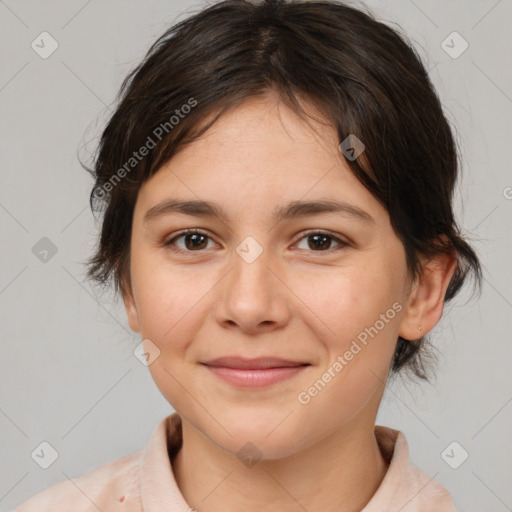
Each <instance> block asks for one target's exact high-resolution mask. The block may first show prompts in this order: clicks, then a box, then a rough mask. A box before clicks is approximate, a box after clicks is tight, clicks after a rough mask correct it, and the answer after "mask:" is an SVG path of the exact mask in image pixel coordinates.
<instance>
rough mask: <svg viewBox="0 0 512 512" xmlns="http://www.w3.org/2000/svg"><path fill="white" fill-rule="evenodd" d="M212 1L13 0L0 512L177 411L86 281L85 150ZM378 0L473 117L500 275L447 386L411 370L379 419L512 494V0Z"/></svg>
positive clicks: (472, 179)
mask: <svg viewBox="0 0 512 512" xmlns="http://www.w3.org/2000/svg"><path fill="white" fill-rule="evenodd" d="M209 3H212V2H209ZM204 5H205V4H204V3H203V2H195V3H191V2H190V1H185V0H183V1H176V0H173V1H172V2H171V1H163V0H151V1H145V2H143V1H134V0H131V1H121V0H109V1H103V2H99V1H98V0H92V1H89V2H86V1H84V0H74V1H64V0H60V1H48V2H40V1H35V0H32V1H21V0H18V1H14V0H5V1H0V51H1V63H2V65H1V68H0V118H1V120H2V125H1V126H2V127H1V136H0V156H1V171H0V172H1V174H0V175H1V180H2V181H1V184H2V185H1V187H0V223H1V229H2V239H3V240H4V242H3V244H2V250H1V251H0V258H1V265H0V308H1V315H2V317H1V320H2V331H3V334H2V337H3V342H2V357H1V358H0V375H1V386H0V431H1V444H0V451H1V463H0V511H7V510H10V509H12V508H14V507H15V506H16V505H18V504H19V503H21V502H22V501H24V500H25V499H27V498H28V497H29V496H31V495H33V494H34V493H36V492H38V491H40V490H42V489H44V488H46V487H48V486H49V485H51V484H53V483H55V482H58V481H61V480H64V479H66V478H75V477H77V476H79V475H82V474H84V473H85V472H87V471H90V470H92V469H94V468H95V467H98V466H99V465H101V464H104V463H106V462H108V461H111V460H114V459H116V458H120V457H122V456H124V455H127V454H129V453H132V452H133V451H136V450H139V449H141V448H143V447H144V446H145V444H146V442H147V440H148V438H149V436H150V434H151V432H152V431H153V429H154V428H155V426H156V424H157V423H158V422H159V421H160V420H161V419H162V418H163V417H164V416H166V415H168V414H170V413H171V412H172V408H171V407H170V405H169V404H168V403H167V402H166V400H165V399H164V398H163V397H162V396H161V394H160V392H159V391H158V389H157V388H156V386H155V385H154V383H153V381H152V379H151V376H150V374H149V371H148V370H147V368H146V367H144V366H143V365H142V364H141V363H140V362H139V361H138V360H137V359H136V358H135V357H134V355H133V354H132V350H133V348H134V347H135V346H136V345H137V343H138V341H140V340H139V338H138V335H137V334H135V333H132V332H131V331H130V329H129V327H128V325H127V322H126V318H125V313H124V310H123V309H122V307H121V306H120V304H119V303H116V302H115V301H114V300H113V298H112V297H108V296H101V297H100V296H99V295H98V291H97V290H95V289H93V288H92V287H91V285H90V284H89V283H88V282H86V281H84V268H83V266H82V261H83V260H84V259H85V258H86V257H87V256H88V255H90V253H91V251H92V248H93V245H94V243H95V236H96V232H97V228H98V226H97V225H95V222H94V220H93V217H92V214H91V212H90V210H89V208H88V195H89V190H90V186H91V184H92V181H91V178H90V176H89V175H88V174H87V173H86V172H85V171H84V170H83V169H82V168H81V167H80V165H79V163H78V160H77V152H79V154H80V155H81V157H82V158H87V157H88V156H90V154H91V152H92V151H93V150H94V147H95V143H96V142H97V137H98V135H99V133H100V130H101V127H102V125H103V123H104V122H105V120H106V119H107V116H108V114H109V106H110V105H111V104H112V102H113V100H114V97H115V94H116V93H117V91H118V88H119V86H120V84H121V81H122V79H123V78H124V76H125V75H126V73H127V72H128V71H129V70H130V69H132V68H133V67H134V66H135V65H136V64H137V63H138V62H139V60H140V59H141V58H142V57H143V55H144V53H145V51H146V50H147V48H148V47H149V45H150V44H151V43H152V42H153V41H154V39H156V37H157V36H158V35H160V34H161V33H162V32H163V31H164V29H165V28H166V27H167V26H168V24H171V23H174V22H175V21H177V20H178V19H182V18H183V17H184V16H185V13H186V12H190V11H191V10H197V9H199V8H201V7H202V6H204ZM366 5H368V6H369V7H370V8H371V9H372V10H373V12H374V13H375V14H376V15H377V17H378V18H379V19H381V20H382V21H385V22H389V23H398V24H399V25H400V26H402V27H403V29H404V31H405V32H406V33H407V34H408V35H409V36H410V37H411V38H412V39H413V40H414V42H415V45H416V47H417V48H418V49H419V51H420V54H421V55H422V57H423V58H424V59H425V62H426V63H427V66H428V68H429V70H430V75H431V77H432V80H433V81H434V83H435V85H436V87H437V88H438V91H439V94H440V96H441V99H442V101H443V104H444V105H445V109H446V112H447V115H448V116H449V118H450V120H451V121H452V122H453V124H454V125H455V126H456V127H457V137H458V140H459V143H460V146H461V150H462V153H463V179H462V181H461V183H460V186H459V188H458V190H457V197H456V208H457V215H458V219H459V221H460V223H461V225H462V226H463V227H464V228H465V231H466V232H468V233H470V234H471V236H473V237H474V238H475V239H476V241H475V242H474V247H475V248H476V250H477V251H478V254H479V256H480V257H481V259H482V263H483V265H484V278H485V280H484V287H483V294H482V297H481V298H480V300H477V298H475V299H473V300H472V301H470V302H468V298H469V295H470V294H469V292H470V291H471V287H469V286H468V287H466V292H465V293H463V294H462V295H460V296H459V297H457V298H456V300H455V301H454V302H453V303H452V305H449V306H447V307H446V308H445V316H444V317H443V319H442V320H441V322H440V323H439V324H438V325H437V326H436V328H435V330H434V333H435V339H436V344H437V346H438V347H439V348H440V350H441V351H442V353H443V358H442V360H441V364H440V367H439V370H438V379H437V382H436V383H435V385H434V386H431V385H428V384H424V385H418V386H414V385H412V384H408V385H404V384H401V383H400V382H397V383H396V384H394V385H393V386H392V387H390V388H389V389H388V391H387V392H386V395H385V398H384V401H383V403H382V405H381V410H380V412H379V417H378V421H377V423H379V424H384V425H387V426H390V427H393V428H397V429H399V430H401V431H403V432H404V433H405V435H406V437H407V439H408V442H409V446H410V451H411V458H412V460H413V461H414V463H415V464H416V465H417V466H419V467H420V468H421V469H422V470H423V471H425V472H426V473H427V474H428V475H430V476H432V477H435V478H436V479H437V480H438V481H440V482H441V483H442V484H443V485H445V486H446V487H447V488H448V489H449V490H450V492H451V493H452V495H453V497H454V499H455V501H456V504H457V506H458V509H459V510H460V511H467V512H469V511H475V512H476V511H481V510H485V511H486V512H492V511H496V512H501V511H506V510H512V486H511V485H510V480H511V477H512V462H511V461H512V436H511V435H510V433H511V431H512V429H511V426H512V403H511V402H512V379H511V377H510V363H511V360H512V358H511V355H512V343H511V339H510V332H511V328H512V320H511V319H512V314H511V312H512V311H511V308H512V277H511V272H510V261H511V259H512V258H511V256H512V254H511V253H512V247H511V246H512V244H511V230H512V215H511V214H512V200H511V199H510V198H511V197H512V189H507V187H512V174H511V171H510V162H511V156H512V155H511V146H512V139H511V135H512V122H511V112H512V66H511V65H510V64H511V62H510V53H511V52H510V50H511V42H512V41H511V40H512V32H511V31H510V26H511V24H512V2H511V1H510V0H501V1H496V0H489V1H487V0H481V1H471V2H469V1H461V0H459V1H441V0H436V1H434V0H432V1H424V2H421V3H420V1H419V0H416V1H415V2H413V1H412V0H401V1H387V2H377V1H375V0H372V1H368V2H366ZM43 31H47V32H49V33H50V34H51V35H52V37H53V38H55V39H56V40H57V42H58V44H59V47H58V49H57V50H56V51H55V52H54V53H53V54H52V55H51V56H50V57H49V58H47V59H42V58H41V57H40V56H39V55H38V54H37V53H36V52H35V51H34V50H33V49H32V48H31V43H32V41H33V40H34V39H36V37H37V36H38V35H39V34H40V33H41V32H43ZM453 31H457V32H458V33H460V34H461V36H462V37H463V38H464V39H465V40H466V41H467V42H468V43H469V47H468V49H467V50H466V51H465V52H464V53H462V54H461V55H460V56H459V57H458V58H452V57H451V56H450V55H448V54H447V53H446V52H445V50H444V49H443V47H442V46H441V43H442V42H443V41H444V40H445V39H446V38H447V36H448V35H449V34H451V33H452V32H453ZM448 41H450V39H449V40H448ZM459 43H460V41H459V42H457V41H455V42H454V43H451V42H450V43H449V44H451V45H452V46H454V49H452V51H454V50H457V49H460V48H461V46H460V44H459ZM507 191H509V193H508V194H507ZM507 196H508V198H509V199H507ZM43 237H47V238H49V239H50V240H51V241H52V243H53V244H54V245H55V246H56V248H57V253H56V254H55V255H53V256H52V257H50V256H51V253H49V255H48V257H47V259H48V261H46V262H43V261H41V260H40V259H39V258H38V257H36V255H35V254H34V252H33V250H32V248H33V247H34V246H35V245H36V244H37V243H38V241H39V240H40V239H41V238H43ZM36 247H37V246H36ZM42 441H48V442H49V443H50V444H51V445H52V446H54V447H55V448H56V450H57V451H58V453H59V457H58V459H57V460H56V461H55V463H54V464H53V465H51V466H50V467H49V468H48V469H46V470H45V469H42V468H40V467H39V466H38V465H37V464H36V463H35V462H34V460H33V459H32V458H31V453H32V451H33V450H34V449H35V448H36V447H37V446H38V445H39V444H40V443H41V442H42ZM452 441H457V443H459V444H460V446H462V447H463V448H464V449H465V450H466V451H467V452H468V453H469V458H468V459H467V460H466V461H465V462H464V463H463V464H462V465H460V466H459V467H458V469H452V468H451V467H450V466H449V465H448V464H447V463H446V462H445V460H443V458H442V457H441V453H442V452H443V450H444V449H445V448H446V447H447V446H448V445H449V444H450V443H451V442H452ZM461 453H462V452H461V448H459V447H456V448H455V450H454V452H450V454H451V455H452V460H453V459H457V458H460V456H461Z"/></svg>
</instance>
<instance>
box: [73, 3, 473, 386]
mask: <svg viewBox="0 0 512 512" xmlns="http://www.w3.org/2000/svg"><path fill="white" fill-rule="evenodd" d="M269 93H274V94H277V95H278V97H279V99H280V100H281V101H282V102H283V103H285V104H286V105H288V106H289V107H290V108H292V109H293V110H294V111H295V112H296V113H297V114H299V115H301V117H302V118H304V119H307V116H309V114H307V115H306V113H305V110H304V109H303V107H302V105H301V100H302V101H306V102H308V103H309V104H310V105H313V106H315V107H316V108H317V110H318V112H320V113H321V117H322V119H318V120H319V121H320V122H322V121H323V122H324V123H325V122H327V123H328V124H329V125H331V126H332V127H333V128H335V129H336V131H337V134H338V137H339V141H340V142H341V141H344V140H345V139H346V138H347V137H349V136H354V135H355V136H356V137H357V138H359V139H360V140H361V141H362V142H363V143H364V147H365V150H364V152H363V153H362V154H361V155H360V156H359V157H358V158H355V159H354V158H347V157H346V156H344V155H343V154H342V152H341V151H340V158H345V160H346V162H347V164H348V166H349V169H350V171H351V172H352V173H353V174H354V176H355V177H356V178H357V179H358V180H359V182H360V183H361V184H362V185H363V186H364V187H366V189H367V190H368V191H369V192H370V193H371V194H372V195H373V197H375V199H376V200H377V201H378V202H379V203H380V204H381V205H383V207H385V208H386V210H387V211H388V212H389V216H390V221H391V224H392V226H393V229H394V230H395V232H396V234H397V236H398V237H399V239H400V240H401V242H402V243H403V246H404V249H405V254H406V260H407V270H408V275H409V277H411V278H416V277H417V276H418V275H419V273H420V271H421V264H420V259H419V257H420V256H424V257H427V258H431V257H434V256H436V255H440V254H441V253H449V254H456V259H457V266H456V269H455V272H454V274H453V276H452V278H451V281H450V283H449V285H448V288H447V291H446V294H445V298H444V300H445V302H448V301H450V300H451V299H452V298H453V297H454V296H455V295H456V294H457V293H458V292H459V290H460V288H461V287H462V285H463V283H464V281H465V280H466V278H467V276H468V274H469V273H472V274H473V276H474V277H475V279H476V282H477V284H478V285H479V287H480V288H481V279H482V275H481V274H482V271H481V267H480V263H479V260H478V257H477V255H476V253H475V251H474V250H473V249H472V248H471V246H470V245H469V243H468V242H467V241H466V239H465V237H463V235H462V234H461V232H460V229H459V227H458V225H457V222H456V220H455V218H454V213H453V209H452V196H453V193H454V187H455V185H456V181H457V178H458V173H459V167H460V165H459V158H458V152H457V146H456V143H455V140H454V137H453V134H452V131H451V129H450V125H449V122H448V120H447V119H446V117H445V115H444V113H443V109H442V106H441V102H440V100H439V98H438V96H437V94H436V91H435V89H434V86H433V85H432V83H431V81H430V79H429V76H428V72H427V70H426V69H425V67H424V65H423V63H422V61H421V58H420V57H419V55H418V53H417V52H416V51H415V49H414V47H413V45H412V44H411V43H409V42H408V40H407V38H406V37H405V36H403V35H401V34H399V32H398V31H397V30H395V29H392V28H391V27H389V26H387V25H386V24H384V23H382V22H379V21H377V20H376V19H375V18H374V17H373V15H372V14H371V13H365V12H363V11H362V10H358V9H356V8H353V7H351V6H349V5H347V4H344V3H342V2H336V1H328V0H321V1H314V0H313V1H307V0H304V1H301V0H263V1H260V2H257V1H250V0H225V1H221V2H218V3H215V4H213V5H210V6H208V7H206V8H204V9H202V10H200V11H199V12H197V13H195V14H193V15H190V16H189V17H188V18H186V19H183V20H182V21H180V22H179V23H176V24H175V25H173V26H172V27H170V28H168V29H167V30H166V31H165V33H163V35H161V36H160V37H159V38H158V39H157V40H156V41H155V42H154V44H153V45H152V46H151V47H150V49H149V50H148V51H147V53H146V55H145V57H144V58H143V60H142V62H140V64H139V65H138V66H136V68H135V69H133V70H132V71H131V72H130V73H129V74H128V75H127V76H126V78H125V79H124V81H123V83H122V85H121V88H120V90H119V93H118V96H117V106H116V109H115V111H114V112H113V114H112V115H111V117H110V119H109V121H108V123H107V125H106V128H105V129H104V131H103V133H102V135H101V140H100V143H99V145H98V148H97V152H96V154H95V161H94V165H93V168H92V169H89V168H87V167H86V166H85V165H84V164H82V165H83V166H84V167H85V168H86V169H87V170H88V171H89V172H90V173H91V174H92V175H93V177H94V179H95V183H94V186H93V188H92V191H91V195H90V206H91V209H92V210H93V213H94V212H102V213H103V218H102V226H101V235H100V237H99V244H98V246H97V248H96V250H95V253H94V254H93V256H92V257H91V258H90V259H89V260H88V261H87V263H86V264H87V267H88V271H87V276H88V277H89V278H91V279H93V280H94V281H95V282H97V283H99V284H101V285H103V286H107V285H108V284H110V283H111V281H113V282H114V288H115V292H116V293H119V292H121V293H122V294H124V293H125V292H126V290H127V289H128V287H129V286H130V276H129V261H130V237H131V226H132V217H133V210H134V206H135V201H136V198H137V193H138V190H139V189H140V187H141V185H142V184H143V183H144V182H145V181H146V180H147V179H149V177H151V176H152V175H153V174H154V173H155V172H156V171H157V170H158V169H160V168H161V166H162V165H164V164H165V163H166V162H168V161H169V160H170V159H172V157H173V156H174V155H175V154H176V153H177V152H178V151H179V150H180V149H182V148H184V147H185V146H186V145H187V144H190V143H191V142H193V141H194V140H196V139H197V137H200V136H201V135H202V134H203V133H204V132H205V131H206V130H207V129H208V128H209V127H210V126H212V125H213V124H214V123H215V122H216V120H217V119H218V118H219V117H220V116H222V115H223V114H224V113H226V112H228V111H229V110H231V109H233V108H236V107H237V106H239V105H241V104H242V103H243V102H244V101H246V100H248V99H250V98H256V97H263V96H265V95H267V94H269ZM309 117H311V116H309ZM207 118H208V119H209V122H207V123H206V124H205V123H204V120H205V119H207ZM144 147H145V148H146V149H147V151H143V150H142V148H144ZM139 151H140V153H141V155H142V154H143V153H144V156H139ZM134 152H137V157H135V156H134ZM429 343H430V341H429V338H428V337H427V336H423V337H421V338H420V339H417V340H405V339H403V338H402V337H398V340H397V345H396V350H395V354H394V357H393V361H392V366H391V370H392V371H391V373H398V371H399V370H404V369H408V370H409V373H412V374H413V376H416V377H418V378H421V379H425V380H427V381H428V380H429V377H428V372H427V370H428V365H425V361H426V359H425V358H427V359H428V358H431V357H432V353H431V352H430V351H429V350H427V348H428V347H427V346H428V344H429Z"/></svg>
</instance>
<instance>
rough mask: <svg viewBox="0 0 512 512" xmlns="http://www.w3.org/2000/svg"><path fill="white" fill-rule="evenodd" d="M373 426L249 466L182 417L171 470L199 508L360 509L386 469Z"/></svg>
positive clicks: (225, 511) (205, 511) (230, 511)
mask: <svg viewBox="0 0 512 512" xmlns="http://www.w3.org/2000/svg"><path fill="white" fill-rule="evenodd" d="M373 425H374V424H373V422H371V423H370V422H366V425H351V426H350V428H345V429H343V431H338V432H334V433H333V434H332V435H330V436H328V437H327V438H323V439H322V440H321V441H320V442H318V443H315V444H314V445H311V446H309V447H308V448H307V449H305V450H302V451H301V452H298V453H295V454H293V455H291V456H288V457H285V458H283V459H278V460H260V461H258V462H257V463H256V464H254V465H252V466H250V467H247V466H244V465H243V464H241V462H240V460H239V459H238V458H237V456H236V454H233V453H229V452H226V451H224V450H222V449H221V448H219V447H218V446H217V445H216V444H214V443H213V442H211V441H210V440H209V439H208V438H207V437H206V436H204V435H203V434H202V433H200V432H198V431H197V430H196V429H195V428H194V427H193V426H192V425H190V424H189V423H188V422H186V421H184V420H183V419H182V432H183V444H182V447H181V449H180V451H179V452H178V453H177V455H176V456H175V457H174V458H173V460H172V468H173V472H174V476H175V478H176V482H177V484H178V487H179V488H180V490H181V492H182V494H183V497H184V498H185V500H186V501H187V503H188V504H189V505H190V506H192V507H193V508H195V509H197V510H198V511H201V512H220V511H222V512H235V511H240V510H244V511H247V512H252V511H254V512H256V511H266V510H269V511H270V510H272V511H274V510H279V511H280V512H288V511H290V512H291V511H293V512H296V511H297V510H298V509H299V508H298V507H301V508H302V509H305V510H310V511H314V510H322V512H356V511H360V510H361V509H362V508H364V506H365V505H366V504H367V503H368V502H369V501H370V499H371V498H372V496H373V495H374V494H375V492H376V490H377V489H378V487H379V485H380V484H381V482H382V479H383V478H384V475H385V474H386V471H387V463H386V461H385V460H384V458H383V456H382V453H381V451H380V449H379V446H378V443H377V440H376V438H375V435H374V426H373ZM354 427H356V428H354Z"/></svg>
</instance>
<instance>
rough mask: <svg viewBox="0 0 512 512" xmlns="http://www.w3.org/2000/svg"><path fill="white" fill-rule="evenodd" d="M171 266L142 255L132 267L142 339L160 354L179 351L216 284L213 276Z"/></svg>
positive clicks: (135, 260)
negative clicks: (147, 339)
mask: <svg viewBox="0 0 512 512" xmlns="http://www.w3.org/2000/svg"><path fill="white" fill-rule="evenodd" d="M198 268H199V267H197V268H196V269H191V268H186V267H185V266H178V265H175V264H174V265H171V264H170V263H169V261H166V260H165V257H162V258H155V257H153V258H151V257H149V256H146V257H145V256H144V255H140V256H139V258H138V259H137V258H134V260H133V264H132V283H133V288H134V292H135V298H136V303H137V311H138V316H139V323H140V329H141V335H142V337H144V338H149V339H151V340H152V341H154V343H155V344H157V345H158V346H160V348H161V350H164V349H165V350H171V349H172V350H179V348H180V346H181V345H182V344H183V343H185V342H186V340H187V339H188V338H189V337H190V336H189V335H187V333H190V332H192V331H193V330H194V328H197V326H198V320H197V319H198V315H201V314H202V310H203V309H204V306H205V304H206V300H205V298H206V296H207V294H208V292H209V291H211V289H212V287H213V286H214V284H215V280H214V277H213V276H212V273H211V272H202V273H201V275H198V270H197V269H198Z"/></svg>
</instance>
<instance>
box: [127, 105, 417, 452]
mask: <svg viewBox="0 0 512 512" xmlns="http://www.w3.org/2000/svg"><path fill="white" fill-rule="evenodd" d="M311 123H312V126H313V127H314V128H315V129H313V128H312V127H311V126H308V124H307V123H306V122H305V121H304V120H302V119H301V118H299V117H298V116H297V115H296V114H295V113H293V112H292V111H291V110H289V109H288V108H287V107H286V106H284V105H283V104H278V103H277V102H276V101H275V100H272V99H270V98H267V99H252V100H250V101H247V102H246V103H244V104H243V105H242V106H240V107H237V108H236V109H235V110H233V111H232V112H231V113H229V114H226V115H225V116H223V117H222V118H220V119H219V120H218V121H217V122H216V123H215V124H214V125H213V126H212V128H210V129H209V131H208V132H206V134H204V135H203V136H202V138H200V139H199V140H196V141H195V142H193V143H192V144H191V145H189V146H188V147H185V149H183V150H182V151H181V152H180V153H178V154H177V155H176V156H175V157H174V158H173V159H172V160H171V161H170V162H169V163H168V164H166V165H165V166H163V167H162V168H161V169H159V170H158V172H157V173H156V174H154V175H153V176H152V177H151V179H150V180H148V181H147V182H146V183H145V184H144V185H143V186H142V188H141V189H140V191H139V194H138V198H137V202H136V205H135V210H134V217H133V228H132V238H131V262H130V276H131V290H130V293H127V294H126V295H125V305H126V310H127V313H128V320H129V323H130V326H131V328H132V329H133V330H135V331H137V332H140V333H141V337H142V339H143V340H145V341H144V343H145V348H146V349H147V351H148V352H150V354H153V355H152V356H150V362H151V360H152V359H153V358H154V356H155V355H157V357H156V358H154V360H153V361H152V362H151V364H150V365H149V369H150V372H151V375H152V377H153V379H154V381H155V383H156V385H157V386H158V388H159V389H160V391H161V392H162V394H163V395H164V396H165V398H166V399H167V400H168V401H169V403H170V404H171V405H172V406H173V407H174V409H175V410H176V411H177V412H178V413H179V414H180V416H181V417H182V418H183V420H185V421H186V422H188V423H189V424H190V425H192V426H193V427H194V428H195V429H197V430H198V431H199V432H202V433H203V434H204V435H205V436H206V438H207V439H209V440H210V441H211V442H213V443H215V444H216V445H217V446H220V447H222V448H224V449H225V450H228V451H230V452H233V453H236V452H238V450H240V448H241V447H242V446H244V445H245V444H246V443H247V442H252V443H253V444H255V445H256V446H257V447H258V449H259V450H260V451H261V452H262V454H263V457H268V458H269V459H272V458H280V457H284V456H287V455H290V454H293V453H297V452H299V451H300V450H303V449H306V448H307V447H309V446H311V445H313V443H316V442H318V441H320V440H322V439H324V438H326V437H327V436H330V435H332V434H335V433H336V432H341V431H343V429H345V430H346V429H350V428H355V426H356V425H362V424H367V425H371V426H372V428H373V421H374V419H375V415H376V411H377V408H378V404H379V402H380V398H381V395H382V391H383V382H384V381H385V380H386V378H387V375H388V370H389V366H390V363H391V360H392V356H393V353H394V350H395V346H396V340H397V338H398V336H399V334H400V335H403V333H401V329H403V328H404V327H403V317H404V312H405V310H406V307H407V301H408V298H409V295H408V293H409V286H408V280H407V272H406V260H405V252H404V249H403V245H402V244H401V242H400V240H399V239H398V238H397V236H396V234H395V232H394V231H393V229H392V227H391V224H390V220H389V216H388V214H387V212H386V210H385V209H383V207H382V206H381V205H380V204H379V203H378V202H377V201H376V199H374V198H373V196H372V195H371V194H370V193H369V192H368V191H367V190H366V189H365V188H364V187H363V185H361V184H360V183H359V182H358V181H357V179H356V178H355V177H354V176H353V175H352V173H351V172H350V171H349V169H348V166H347V164H346V163H345V161H344V158H343V156H342V154H341V153H340V150H339V148H338V140H337V138H336V133H335V131H334V129H332V128H330V127H326V126H322V125H315V123H314V122H313V121H311ZM168 201H203V202H208V203H214V205H215V207H216V209H217V210H218V211H217V210H214V212H213V213H212V212H209V211H208V210H207V209H205V208H202V209H198V208H197V207H196V208H192V207H188V208H187V207H184V208H183V207H182V208H176V207H173V208H172V207H170V206H169V204H167V207H166V206H165V203H166V202H168ZM298 201H300V202H307V203H318V202H321V201H324V202H332V203H333V204H334V202H338V203H345V205H350V207H345V208H341V209H338V210H334V211H329V209H328V208H325V207H323V208H320V207H319V206H318V205H317V206H316V207H312V206H311V205H310V206H309V207H308V206H303V207H302V208H292V209H289V208H288V207H289V206H290V204H291V203H293V202H298ZM162 205H164V206H162ZM324 206H325V203H324ZM287 210H288V211H287ZM286 211H287V213H288V214H287V215H281V216H280V217H276V214H277V212H281V213H283V212H286ZM219 212H220V216H219V215H217V214H218V213H219ZM186 230H196V231H197V232H196V233H192V234H190V233H188V234H187V233H184V231H186ZM148 340H149V341H148ZM224 357H238V358H245V359H253V358H264V357H266V358H279V359H284V360H287V361H288V363H287V364H290V365H292V366H291V367H290V366H289V367H288V368H287V369H286V368H285V369H281V370H279V369H277V370H276V369H275V368H274V370H270V371H269V370H260V371H259V372H257V371H252V373H251V372H249V371H247V370H238V371H236V370H230V369H226V368H224V369H222V368H221V367H222V363H221V365H220V367H216V368H215V367H213V366H211V365H210V366H208V365H207V364H204V363H208V362H210V364H211V362H212V361H213V360H215V359H217V358H224ZM299 365H302V366H299ZM274 366H275V365H274ZM249 373H251V375H249ZM237 379H238V380H237ZM251 379H252V380H251ZM258 379H259V380H258ZM319 381H320V382H319Z"/></svg>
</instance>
